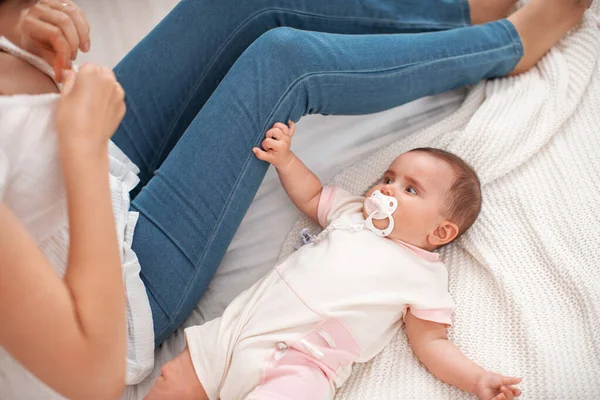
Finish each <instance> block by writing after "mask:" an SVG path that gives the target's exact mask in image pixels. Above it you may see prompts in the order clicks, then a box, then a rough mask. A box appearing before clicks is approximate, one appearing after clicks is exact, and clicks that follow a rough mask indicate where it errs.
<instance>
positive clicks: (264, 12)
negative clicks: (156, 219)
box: [150, 0, 467, 170]
mask: <svg viewBox="0 0 600 400" xmlns="http://www.w3.org/2000/svg"><path fill="white" fill-rule="evenodd" d="M465 1H467V0H465ZM461 7H462V5H461ZM277 11H285V12H287V13H290V14H301V15H308V16H313V17H319V18H332V19H342V20H354V21H365V22H388V23H391V24H393V25H398V24H399V21H394V20H389V19H377V18H355V17H343V16H327V15H322V14H315V13H309V12H303V11H294V10H288V9H285V8H269V9H266V10H260V11H258V12H256V13H254V14H252V15H250V16H249V17H248V18H246V20H244V21H243V22H241V23H240V25H239V26H238V27H237V29H236V30H234V31H233V32H232V33H231V34H230V35H229V37H228V38H227V39H226V40H225V42H224V43H223V45H222V46H221V48H220V49H219V50H218V51H217V52H215V55H214V56H213V58H212V60H211V61H210V63H209V64H208V66H207V67H206V69H205V70H204V73H203V74H202V75H201V76H200V78H198V81H197V82H196V84H195V85H194V89H193V90H192V92H191V94H190V95H189V96H188V98H187V100H186V101H185V102H184V104H183V106H182V107H181V111H180V113H179V115H178V116H177V117H176V118H175V121H174V122H173V123H172V124H171V127H170V128H169V133H168V134H167V135H166V136H165V138H164V140H163V142H162V144H161V145H160V148H159V151H158V156H157V158H156V160H155V161H154V162H153V163H152V167H151V168H150V169H151V170H155V169H156V165H157V164H158V160H159V159H160V156H161V154H162V153H163V151H164V149H165V147H166V145H167V143H168V142H169V139H171V137H172V135H173V133H174V130H175V126H176V125H177V123H178V122H179V120H180V118H181V115H182V114H183V111H184V110H185V108H187V106H188V105H189V103H190V102H191V101H192V98H193V97H194V95H195V94H196V93H197V92H198V88H199V87H200V85H201V83H202V81H203V80H204V78H205V77H206V74H207V73H208V71H209V70H210V68H211V67H212V66H213V64H214V63H215V62H216V60H217V59H218V57H219V56H220V55H221V53H223V49H224V48H225V47H226V46H227V45H228V44H229V43H231V41H232V40H233V37H234V36H235V35H236V34H237V33H238V32H239V31H240V30H241V29H242V28H244V27H245V26H247V25H248V24H249V23H250V22H251V21H252V20H254V19H256V18H258V17H260V16H262V15H263V14H267V13H271V12H277ZM463 19H464V11H463ZM401 25H408V26H413V27H416V26H428V27H429V26H431V27H440V28H455V27H460V26H462V25H461V24H448V23H446V24H427V23H419V24H414V23H413V24H411V23H401Z"/></svg>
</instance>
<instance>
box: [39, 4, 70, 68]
mask: <svg viewBox="0 0 600 400" xmlns="http://www.w3.org/2000/svg"><path fill="white" fill-rule="evenodd" d="M30 16H32V17H34V18H37V19H39V20H40V21H43V22H46V23H48V24H50V25H53V26H55V27H57V28H58V29H60V32H61V33H62V35H63V36H64V38H65V40H66V41H67V43H68V44H69V48H70V58H71V60H74V59H75V57H76V56H77V50H78V49H79V35H78V33H77V29H76V28H75V23H74V22H73V20H72V19H71V17H70V16H69V15H68V14H66V13H64V12H62V10H61V11H59V10H56V9H54V8H52V7H51V6H50V5H49V4H42V3H40V4H37V5H36V6H35V7H33V8H32V9H31V11H30ZM55 35H56V33H55ZM48 39H50V38H48ZM55 50H57V49H55Z"/></svg>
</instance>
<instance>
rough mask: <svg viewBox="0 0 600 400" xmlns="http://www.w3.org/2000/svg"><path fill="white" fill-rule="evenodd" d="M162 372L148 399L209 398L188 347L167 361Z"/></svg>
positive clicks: (198, 399) (195, 399)
mask: <svg viewBox="0 0 600 400" xmlns="http://www.w3.org/2000/svg"><path fill="white" fill-rule="evenodd" d="M160 372H161V374H160V376H159V377H158V378H157V379H156V382H155V383H154V386H153V387H152V389H151V390H150V393H148V395H147V396H146V397H145V399H146V400H168V399H178V400H188V399H189V400H208V397H207V396H206V392H205V391H204V388H203V387H202V384H201V383H200V381H199V380H198V377H197V375H196V372H195V370H194V366H193V365H192V358H191V357H190V351H189V350H188V348H187V347H186V348H185V350H184V351H183V352H182V353H180V354H179V355H178V356H177V357H175V358H174V359H173V360H171V361H169V362H168V363H166V364H165V365H164V366H163V367H162V369H161V370H160Z"/></svg>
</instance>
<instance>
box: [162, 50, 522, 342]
mask: <svg viewBox="0 0 600 400" xmlns="http://www.w3.org/2000/svg"><path fill="white" fill-rule="evenodd" d="M509 47H513V45H512V44H511V45H507V46H503V47H500V48H497V49H493V50H485V51H478V52H473V53H470V54H464V55H461V56H455V57H446V58H443V59H438V60H434V61H429V62H424V63H411V64H406V65H403V66H400V67H392V68H387V69H374V70H365V71H339V72H335V73H332V72H328V71H321V72H311V73H308V74H305V75H302V76H300V77H298V78H297V79H295V80H294V81H293V82H292V83H290V84H289V85H288V87H287V89H286V90H285V92H284V93H283V94H282V96H281V97H280V99H279V100H278V101H277V104H276V105H275V107H273V110H272V111H271V113H270V114H269V117H268V118H267V121H270V120H271V118H272V116H273V114H274V113H275V112H276V111H277V110H278V108H279V106H280V105H281V103H282V102H283V101H284V100H285V99H286V98H287V96H288V95H289V94H290V93H291V91H292V89H293V88H294V87H295V86H296V85H298V84H299V83H300V82H302V81H303V80H305V79H309V78H312V77H314V76H319V75H342V74H364V73H377V72H391V71H394V70H400V69H407V68H411V67H413V66H415V65H417V64H418V65H419V66H420V67H424V66H428V65H432V64H435V63H438V62H441V61H447V60H451V59H459V58H464V57H469V56H472V55H481V54H490V53H494V52H498V51H502V50H506V49H507V48H509ZM266 124H268V122H266V123H265V125H264V126H263V129H262V130H261V132H260V134H259V135H258V138H257V140H256V142H255V143H256V144H258V143H260V141H261V139H262V137H263V135H264V132H265V130H266ZM253 157H254V154H253V153H252V152H249V155H248V158H247V159H246V162H245V163H244V166H243V167H242V170H241V172H240V175H239V176H238V178H237V180H236V181H235V183H234V185H233V187H232V189H231V191H230V193H229V196H228V198H227V200H226V201H225V207H224V208H223V211H222V212H221V215H220V216H219V219H218V221H217V223H216V224H215V228H214V229H213V231H212V232H211V234H210V236H209V239H208V241H207V245H206V250H205V251H204V252H203V253H202V255H201V256H200V258H199V259H198V261H197V263H195V264H194V263H193V264H194V267H197V266H198V264H200V263H201V262H202V261H203V260H204V258H205V257H206V255H207V254H208V249H209V248H210V246H211V245H212V243H213V241H214V238H215V236H216V232H218V230H219V229H220V227H221V225H222V222H223V219H224V216H225V215H226V214H227V212H228V211H229V206H230V205H231V199H232V198H233V195H234V194H235V192H236V191H237V189H238V187H239V184H240V182H241V181H242V178H243V177H244V176H245V174H246V172H247V170H248V165H249V164H250V160H251V159H252V158H253ZM190 261H191V260H190ZM198 273H199V271H198V269H197V268H195V272H194V274H193V275H192V277H191V278H190V281H189V282H188V284H187V285H186V287H185V289H184V290H183V296H182V297H181V301H180V302H179V304H178V305H177V311H175V314H178V313H179V312H180V311H181V307H182V304H183V299H185V298H186V297H187V294H188V292H189V290H190V287H191V286H192V285H193V284H194V283H195V281H196V277H197V275H198ZM166 330H167V328H165V329H163V330H162V332H160V333H158V334H156V333H155V335H156V336H160V335H161V334H163V333H164V332H165V331H166Z"/></svg>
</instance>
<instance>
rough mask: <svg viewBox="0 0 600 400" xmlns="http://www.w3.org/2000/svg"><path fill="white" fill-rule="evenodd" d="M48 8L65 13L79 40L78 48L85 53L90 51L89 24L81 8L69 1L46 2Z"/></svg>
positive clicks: (53, 0) (54, 0) (52, 0)
mask: <svg viewBox="0 0 600 400" xmlns="http://www.w3.org/2000/svg"><path fill="white" fill-rule="evenodd" d="M46 1H48V4H49V6H50V7H52V8H53V9H55V10H58V11H60V12H62V13H65V14H67V15H68V16H69V18H71V21H73V25H74V27H75V29H76V31H77V37H78V39H79V46H78V48H79V49H80V50H81V51H83V52H87V51H89V50H90V45H91V42H90V24H89V22H88V20H87V18H86V17H85V14H84V13H83V10H81V8H80V7H79V6H78V5H77V4H75V3H73V2H72V1H70V0H51V1H49V0H46Z"/></svg>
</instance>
